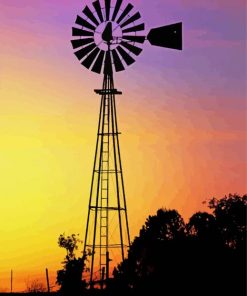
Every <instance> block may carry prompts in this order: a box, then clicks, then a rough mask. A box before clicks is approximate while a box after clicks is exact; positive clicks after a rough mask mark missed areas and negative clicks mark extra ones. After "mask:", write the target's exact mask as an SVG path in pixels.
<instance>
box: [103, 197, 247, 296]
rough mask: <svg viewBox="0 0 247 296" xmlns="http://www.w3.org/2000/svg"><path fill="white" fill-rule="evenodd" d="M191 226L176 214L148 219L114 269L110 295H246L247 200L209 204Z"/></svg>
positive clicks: (161, 212) (170, 212) (226, 199)
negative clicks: (206, 209)
mask: <svg viewBox="0 0 247 296" xmlns="http://www.w3.org/2000/svg"><path fill="white" fill-rule="evenodd" d="M208 205H209V208H210V209H211V214H210V213H206V212H203V213H202V212H198V213H195V214H194V215H193V216H192V217H191V218H190V219H189V222H188V223H187V224H185V222H184V220H183V218H182V217H181V216H180V215H179V213H178V212H177V211H175V210H166V209H160V210H158V211H157V214H156V215H154V216H149V217H148V218H147V220H146V222H145V224H144V226H143V227H142V229H141V230H140V234H139V236H138V237H136V238H135V239H134V241H133V243H132V244H131V246H130V249H129V253H128V258H127V259H125V260H124V261H123V262H122V263H121V264H119V265H118V266H117V268H115V270H114V272H113V275H114V278H113V279H112V281H111V283H110V285H109V286H108V289H109V295H139V294H140V295H155V296H158V295H168V296H170V295H171V296H173V295H175V296H176V295H197V296H203V295H207V296H209V295H236V296H242V295H243V296H244V295H246V282H245V279H246V209H247V195H244V196H239V195H237V194H234V195H231V194H230V195H229V196H225V197H224V198H222V199H220V200H218V199H215V198H213V199H211V200H210V201H209V204H208Z"/></svg>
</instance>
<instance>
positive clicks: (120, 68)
mask: <svg viewBox="0 0 247 296" xmlns="http://www.w3.org/2000/svg"><path fill="white" fill-rule="evenodd" d="M112 57H113V63H114V66H115V70H116V72H120V71H123V70H124V69H125V68H124V65H123V63H122V61H121V59H120V57H119V55H118V53H117V51H116V49H113V50H112Z"/></svg>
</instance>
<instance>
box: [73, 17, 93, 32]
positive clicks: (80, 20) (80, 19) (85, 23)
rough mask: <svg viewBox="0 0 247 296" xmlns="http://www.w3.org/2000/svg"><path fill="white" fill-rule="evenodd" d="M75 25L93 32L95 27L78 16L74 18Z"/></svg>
mask: <svg viewBox="0 0 247 296" xmlns="http://www.w3.org/2000/svg"><path fill="white" fill-rule="evenodd" d="M75 23H76V24H77V25H81V26H82V27H85V28H88V29H90V30H93V31H94V30H95V26H93V25H91V24H89V22H87V21H86V20H84V19H83V18H82V17H80V16H79V15H78V16H77V18H76V21H75Z"/></svg>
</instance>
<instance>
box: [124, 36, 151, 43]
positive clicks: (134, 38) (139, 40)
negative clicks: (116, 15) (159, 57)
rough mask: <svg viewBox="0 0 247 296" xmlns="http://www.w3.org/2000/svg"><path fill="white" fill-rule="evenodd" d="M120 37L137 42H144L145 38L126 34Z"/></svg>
mask: <svg viewBox="0 0 247 296" xmlns="http://www.w3.org/2000/svg"><path fill="white" fill-rule="evenodd" d="M122 39H125V40H129V41H133V42H137V43H144V42H145V40H146V37H145V36H128V35H123V37H122Z"/></svg>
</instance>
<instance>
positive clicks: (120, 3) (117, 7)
mask: <svg viewBox="0 0 247 296" xmlns="http://www.w3.org/2000/svg"><path fill="white" fill-rule="evenodd" d="M122 3H123V0H117V3H116V5H115V9H114V12H113V15H112V21H113V22H114V21H115V19H116V17H117V14H118V12H119V10H120V8H121V5H122Z"/></svg>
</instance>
